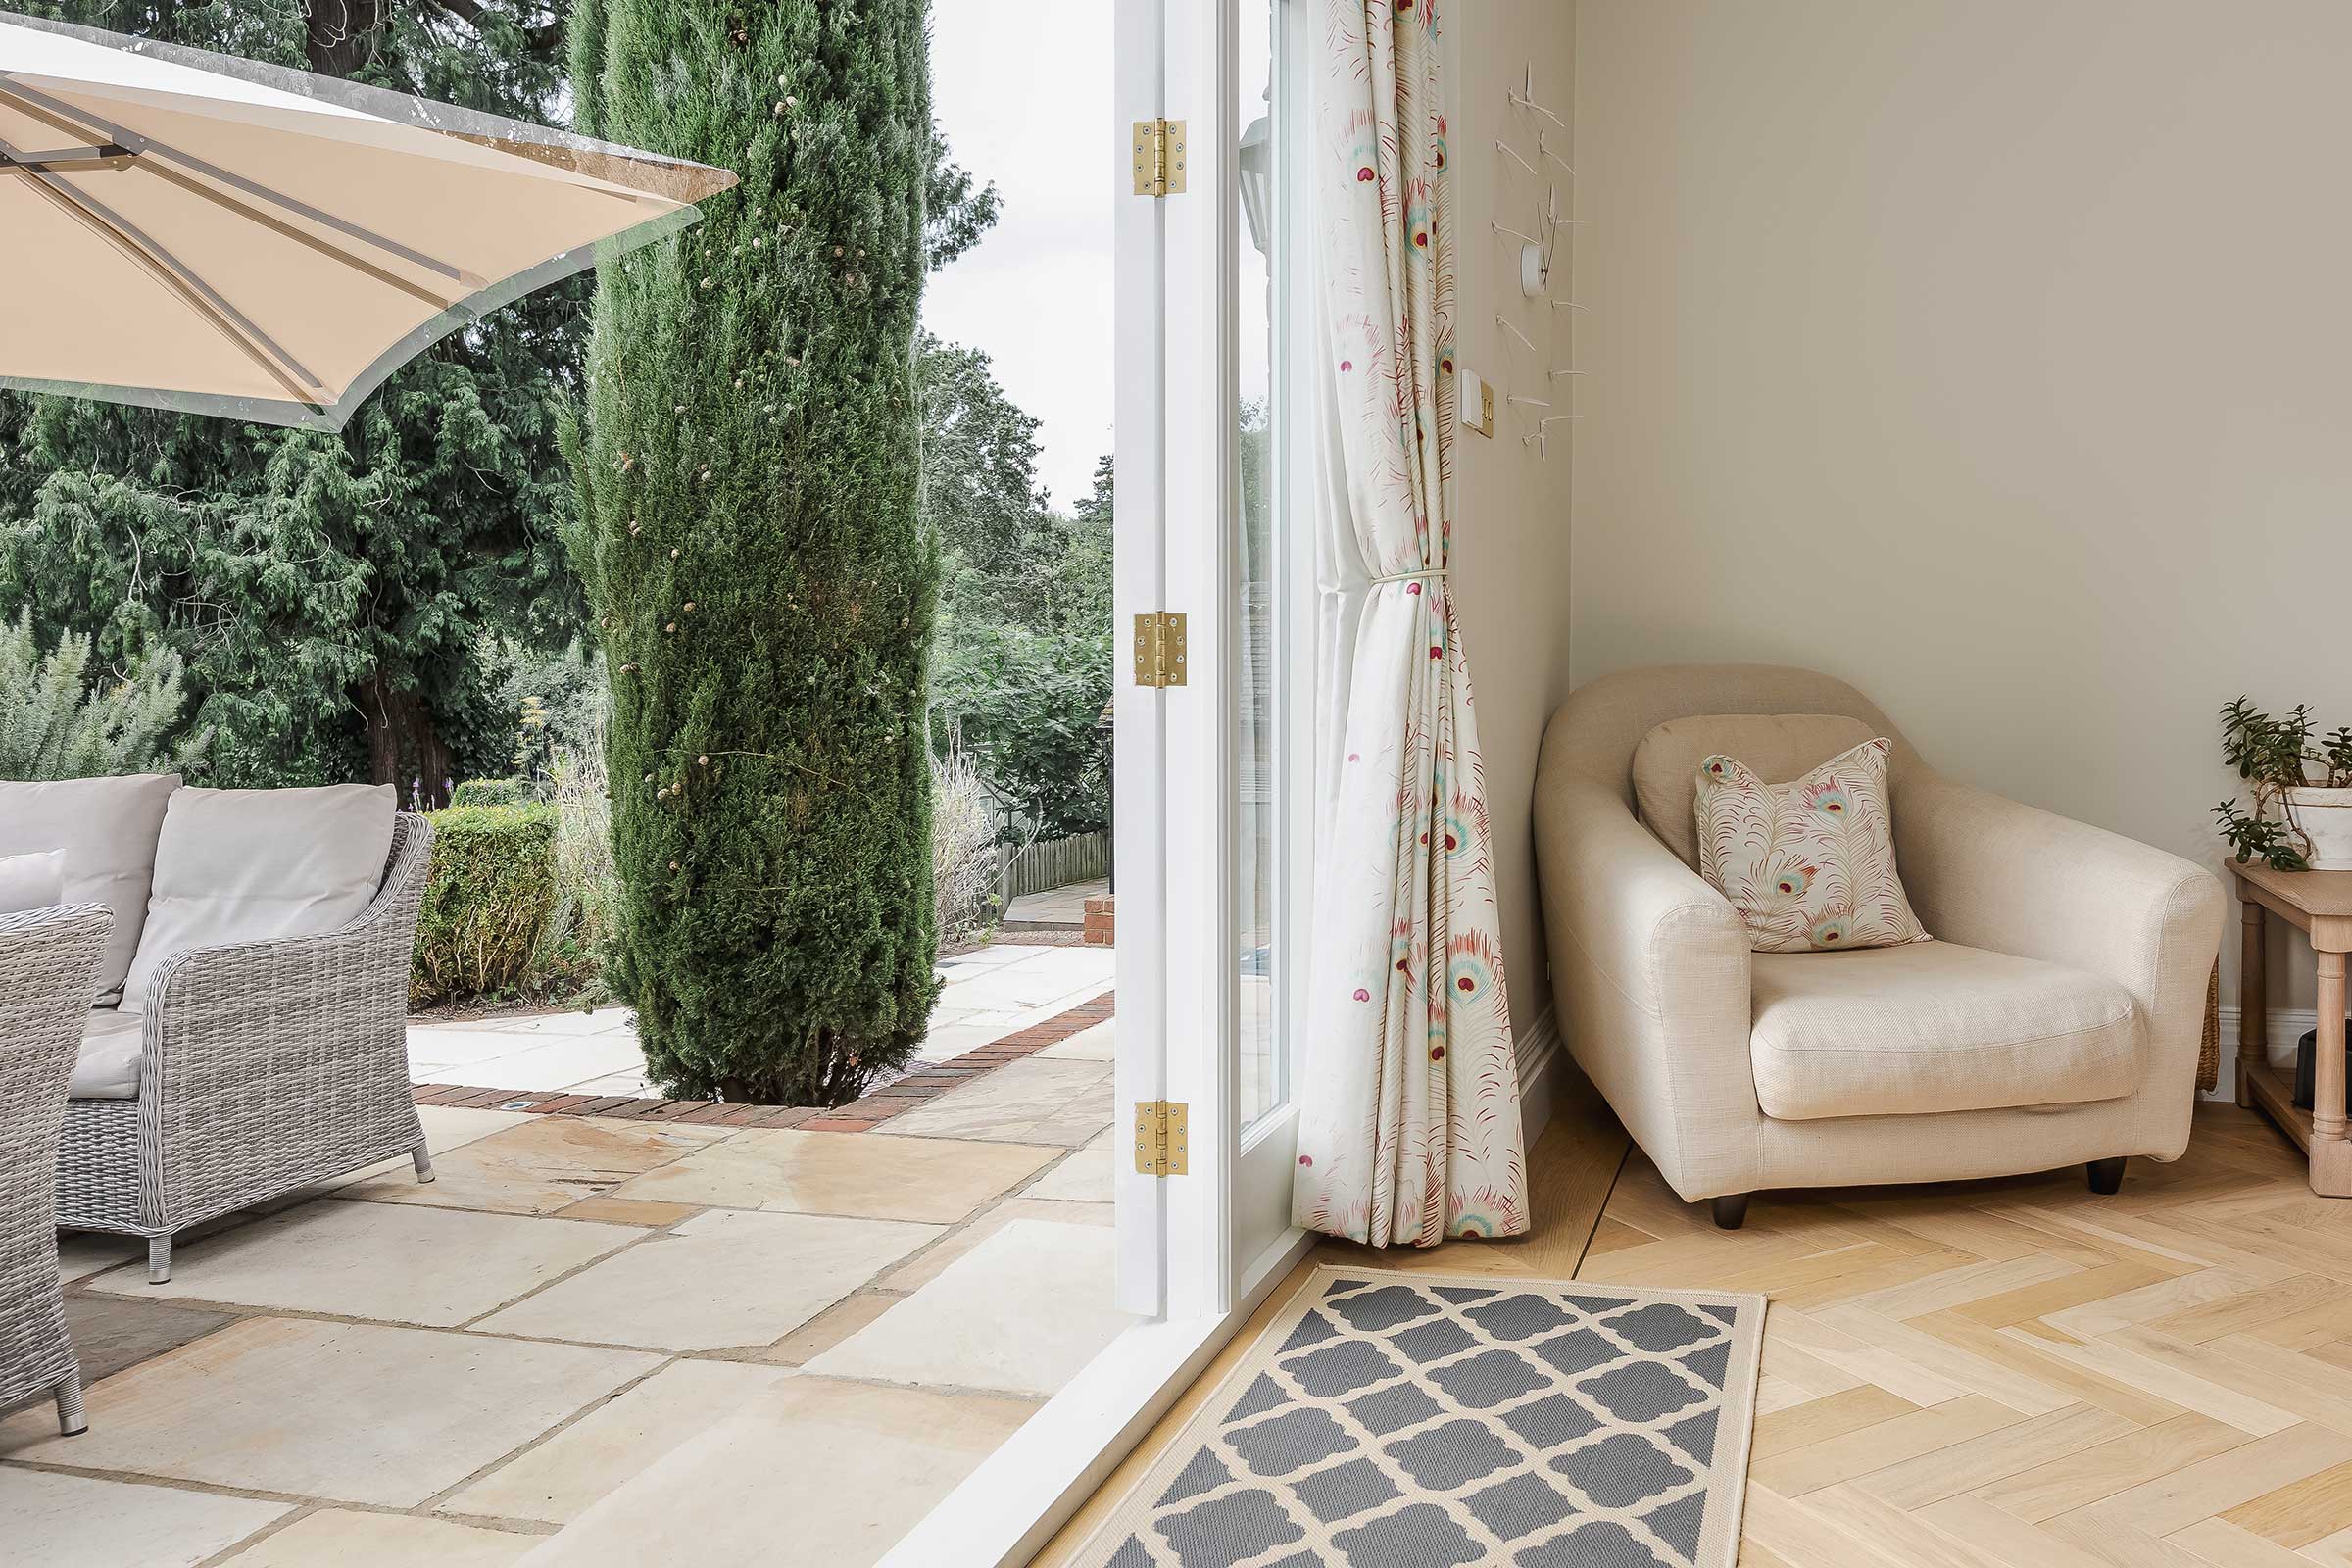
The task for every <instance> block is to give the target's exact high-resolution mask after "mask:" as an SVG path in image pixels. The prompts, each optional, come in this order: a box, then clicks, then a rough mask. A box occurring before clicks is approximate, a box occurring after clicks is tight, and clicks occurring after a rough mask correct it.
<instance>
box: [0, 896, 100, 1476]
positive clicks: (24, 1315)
mask: <svg viewBox="0 0 2352 1568" xmlns="http://www.w3.org/2000/svg"><path fill="white" fill-rule="evenodd" d="M114 920H115V917H114V915H113V914H112V913H111V912H109V911H108V909H107V907H106V906H105V905H103V904H68V905H60V906H54V907H50V908H46V909H29V910H26V911H25V912H24V913H21V914H0V1410H6V1409H9V1408H11V1407H12V1406H14V1405H16V1404H18V1403H20V1402H22V1401H24V1400H25V1399H27V1398H30V1397H34V1396H36V1395H42V1394H46V1395H49V1396H51V1397H54V1398H55V1399H56V1400H57V1424H58V1426H59V1428H60V1429H61V1430H62V1431H64V1432H65V1433H66V1435H67V1436H69V1437H71V1436H72V1435H73V1434H74V1433H76V1432H79V1431H81V1430H82V1429H83V1428H84V1427H85V1426H86V1425H87V1424H88V1423H87V1422H85V1421H84V1420H83V1419H82V1413H81V1363H80V1362H79V1361H78V1360H76V1359H75V1358H74V1355H73V1341H72V1340H71V1339H69V1338H68V1337H67V1335H66V1301H65V1293H64V1291H63V1290H62V1289H61V1288H60V1287H59V1285H58V1282H57V1204H56V1199H57V1184H56V1183H55V1182H54V1181H53V1180H52V1179H51V1177H50V1172H51V1171H52V1170H54V1169H56V1167H57V1135H58V1128H59V1127H60V1126H61V1125H62V1124H63V1121H64V1118H65V1113H66V1081H67V1080H68V1079H69V1078H71V1077H72V1076H73V1054H74V1050H75V1048H76V1047H77V1046H79V1045H80V1043H81V1026H82V1022H83V1020H84V1019H85V1018H87V1017H88V1016H89V1005H90V993H91V991H92V990H93V989H95V987H96V984H97V977H98V954H99V950H100V949H102V948H104V947H105V946H106V933H107V930H108V928H109V927H111V926H112V925H113V924H114Z"/></svg>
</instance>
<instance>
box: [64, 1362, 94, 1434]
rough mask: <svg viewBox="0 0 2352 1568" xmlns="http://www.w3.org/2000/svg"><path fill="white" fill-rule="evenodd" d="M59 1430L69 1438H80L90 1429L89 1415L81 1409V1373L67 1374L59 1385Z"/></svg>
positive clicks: (76, 1371)
mask: <svg viewBox="0 0 2352 1568" xmlns="http://www.w3.org/2000/svg"><path fill="white" fill-rule="evenodd" d="M56 1394H57V1430H58V1431H59V1432H61V1433H63V1434H64V1435H65V1436H67V1437H69V1438H78V1437H80V1436H81V1435H82V1434H83V1433H84V1432H87V1431H89V1430H90V1421H89V1417H88V1416H86V1415H84V1414H83V1413H82V1409H81V1373H80V1372H79V1371H78V1370H75V1371H73V1372H70V1373H68V1374H67V1375H66V1381H65V1382H63V1383H60V1384H59V1385H58V1386H57V1390H56Z"/></svg>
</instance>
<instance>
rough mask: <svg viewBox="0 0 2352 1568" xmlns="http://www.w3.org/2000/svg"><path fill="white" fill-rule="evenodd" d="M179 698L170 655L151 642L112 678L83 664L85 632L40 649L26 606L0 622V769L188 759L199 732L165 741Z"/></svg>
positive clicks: (71, 772)
mask: <svg viewBox="0 0 2352 1568" xmlns="http://www.w3.org/2000/svg"><path fill="white" fill-rule="evenodd" d="M186 703H187V692H186V690H185V688H184V687H183V686H182V685H181V681H180V666H179V656H178V655H176V654H174V653H172V652H171V651H170V650H169V649H159V650H157V651H156V652H155V653H154V654H152V655H150V656H149V657H148V658H146V659H143V660H141V661H140V662H138V664H137V665H136V666H135V667H133V668H132V669H131V670H130V672H129V673H128V674H127V675H126V676H124V677H123V679H121V680H111V679H109V678H107V677H106V676H105V674H104V672H100V674H99V675H98V677H97V679H96V680H95V682H93V680H92V676H91V670H90V639H89V638H87V637H76V636H74V635H73V634H72V633H71V632H69V633H67V634H66V635H65V636H63V637H61V638H59V639H58V642H57V646H56V647H54V648H51V649H49V650H48V651H47V652H46V653H44V652H42V650H41V646H40V644H39V642H38V641H37V640H35V638H34V637H33V635H32V613H31V612H30V611H29V610H28V611H25V613H22V614H20V615H19V616H18V617H17V619H16V621H15V622H14V623H13V624H12V623H10V622H8V621H0V778H4V779H60V778H103V777H111V776H113V775H116V774H119V773H166V772H171V771H173V770H175V769H178V768H182V767H185V766H188V765H190V764H191V763H193V762H194V761H195V760H197V758H198V757H199V756H200V755H201V753H202V750H203V738H202V737H197V738H196V739H194V740H191V741H187V742H183V743H182V744H181V745H179V746H177V747H172V746H170V745H168V744H167V742H166V737H168V736H170V735H172V733H173V732H174V731H176V730H177V729H178V727H179V715H180V710H181V709H182V708H183V707H184V706H185V705H186Z"/></svg>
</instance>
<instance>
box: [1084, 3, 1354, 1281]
mask: <svg viewBox="0 0 2352 1568" xmlns="http://www.w3.org/2000/svg"><path fill="white" fill-rule="evenodd" d="M1305 12H1306V7H1305V5H1304V4H1303V3H1302V0H1221V3H1213V4H1180V3H1178V0H1163V3H1161V4H1152V3H1150V0H1144V3H1133V4H1128V5H1126V6H1124V7H1123V8H1122V31H1121V34H1120V48H1121V66H1120V69H1121V72H1122V75H1123V76H1124V75H1125V74H1126V73H1128V72H1130V71H1133V72H1134V73H1135V80H1134V81H1133V82H1132V83H1128V82H1125V81H1123V83H1122V85H1123V86H1126V87H1129V88H1130V89H1131V90H1132V92H1133V93H1134V95H1135V96H1134V97H1133V98H1132V99H1130V100H1129V101H1131V102H1147V103H1148V102H1151V99H1150V96H1149V93H1148V91H1147V86H1148V78H1149V77H1150V75H1151V72H1150V70H1149V68H1148V67H1147V66H1146V65H1145V63H1144V61H1145V57H1146V56H1147V54H1148V53H1149V52H1150V46H1151V44H1152V40H1153V39H1154V38H1156V40H1157V42H1158V48H1159V52H1158V81H1159V96H1158V99H1157V103H1158V104H1159V105H1163V106H1199V107H1198V109H1197V111H1196V112H1195V113H1193V114H1189V115H1187V116H1185V117H1184V118H1183V119H1182V120H1181V121H1180V122H1177V123H1175V124H1172V125H1171V126H1170V127H1169V128H1168V129H1167V130H1165V131H1160V132H1157V136H1156V138H1155V137H1154V128H1152V127H1148V128H1147V129H1145V130H1143V131H1140V132H1139V131H1137V130H1136V129H1135V127H1133V126H1129V127H1127V128H1128V130H1129V133H1130V137H1131V142H1132V144H1133V145H1135V146H1139V147H1142V148H1143V149H1144V151H1142V152H1141V153H1139V154H1138V155H1137V157H1138V159H1139V160H1140V161H1141V164H1139V168H1140V167H1141V166H1142V165H1151V166H1152V167H1151V168H1149V169H1146V170H1144V171H1143V172H1142V173H1140V174H1139V173H1138V172H1137V171H1135V170H1131V171H1130V182H1131V184H1132V183H1138V182H1144V181H1145V180H1146V179H1147V178H1148V176H1150V175H1152V174H1156V173H1157V172H1159V169H1158V165H1157V163H1156V162H1155V161H1156V160H1164V161H1165V172H1166V174H1167V176H1168V182H1169V184H1170V185H1171V186H1172V187H1173V186H1175V185H1177V184H1178V183H1179V181H1180V182H1181V188H1180V189H1177V188H1171V189H1170V190H1169V191H1168V192H1167V193H1166V194H1165V195H1163V196H1156V197H1155V196H1152V195H1143V196H1141V197H1137V196H1130V197H1128V198H1126V199H1125V200H1124V201H1123V202H1122V206H1121V213H1120V218H1119V319H1120V327H1119V333H1120V336H1119V342H1118V349H1119V356H1120V359H1119V407H1118V465H1119V466H1118V538H1117V550H1118V585H1119V594H1120V603H1119V607H1118V619H1117V624H1118V627H1119V629H1120V630H1121V632H1122V633H1124V634H1128V635H1133V636H1137V637H1146V638H1148V636H1149V635H1150V634H1149V633H1148V632H1147V631H1144V630H1139V629H1138V618H1137V617H1139V616H1155V615H1163V616H1164V615H1166V614H1171V613H1172V614H1175V615H1178V616H1181V617H1182V621H1183V632H1184V644H1185V667H1184V669H1183V671H1182V673H1181V676H1176V675H1174V674H1173V673H1172V672H1165V671H1163V672H1162V674H1160V675H1157V676H1153V675H1149V674H1147V675H1145V676H1143V677H1142V678H1141V679H1137V678H1135V672H1134V670H1132V669H1122V670H1121V672H1120V682H1121V684H1120V690H1119V700H1118V701H1119V706H1118V725H1119V728H1118V764H1117V765H1118V789H1119V806H1118V811H1117V816H1118V819H1119V821H1120V822H1121V824H1122V828H1121V835H1120V840H1119V864H1120V866H1121V876H1122V881H1121V884H1120V890H1119V923H1120V931H1119V938H1120V940H1119V965H1120V967H1119V1019H1120V1023H1119V1031H1118V1041H1119V1047H1118V1049H1119V1104H1120V1108H1121V1111H1122V1113H1139V1112H1138V1107H1140V1106H1145V1105H1151V1104H1154V1103H1165V1104H1168V1105H1170V1106H1171V1107H1181V1115H1182V1124H1183V1126H1184V1128H1185V1141H1184V1151H1183V1152H1184V1158H1185V1163H1186V1165H1187V1169H1186V1171H1185V1172H1184V1173H1183V1174H1182V1175H1172V1176H1160V1175H1153V1174H1151V1173H1150V1172H1149V1171H1148V1170H1145V1169H1139V1168H1137V1167H1138V1166H1139V1165H1142V1164H1146V1163H1148V1161H1145V1160H1135V1159H1126V1160H1122V1162H1121V1169H1120V1172H1119V1178H1118V1180H1119V1187H1118V1191H1117V1197H1118V1204H1119V1215H1118V1224H1119V1228H1120V1239H1121V1245H1120V1263H1121V1274H1120V1299H1121V1304H1122V1305H1124V1306H1126V1307H1127V1308H1128V1309H1129V1310H1131V1311H1138V1312H1150V1313H1153V1314H1155V1315H1159V1316H1163V1317H1167V1318H1183V1317H1189V1316H1197V1315H1201V1314H1220V1313H1224V1312H1228V1311H1230V1310H1232V1309H1233V1308H1234V1307H1235V1306H1236V1304H1237V1303H1239V1302H1240V1301H1242V1300H1243V1299H1247V1298H1248V1297H1249V1296H1250V1293H1251V1291H1252V1289H1253V1288H1254V1287H1255V1286H1257V1285H1258V1284H1260V1283H1262V1280H1263V1276H1264V1274H1265V1272H1266V1270H1267V1269H1268V1268H1269V1267H1272V1266H1273V1265H1274V1263H1275V1262H1277V1261H1278V1260H1281V1261H1284V1262H1285V1263H1286V1266H1287V1258H1285V1256H1284V1254H1286V1253H1287V1252H1289V1251H1291V1250H1293V1248H1294V1245H1295V1243H1296V1241H1297V1235H1296V1233H1295V1232H1294V1230H1293V1229H1292V1226H1291V1220H1290V1199H1291V1174H1292V1161H1293V1160H1294V1159H1295V1157H1296V1145H1297V1121H1296V1113H1295V1107H1294V1105H1293V1103H1292V1097H1291V1081H1290V1059H1291V1046H1292V1043H1293V1041H1294V1040H1295V1038H1296V1035H1297V1030H1298V1027H1299V1018H1300V1017H1301V1016H1302V1015H1303V997H1302V995H1301V992H1300V987H1299V984H1298V983H1297V977H1296V974H1295V968H1296V967H1297V965H1298V964H1299V962H1300V961H1302V959H1303V955H1304V951H1305V944H1304V940H1303V931H1302V929H1301V928H1302V925H1303V921H1304V919H1305V913H1306V906H1307V896H1308V894H1309V892H1310V881H1309V877H1310V871H1311V849H1312V833H1313V823H1312V810H1311V800H1312V785H1313V765H1314V761H1313V760H1314V733H1313V717H1312V691H1313V669H1312V659H1313V639H1312V636H1311V622H1312V613H1311V612H1312V582H1313V555H1312V529H1311V526H1310V523H1309V519H1310V518H1311V515H1312V513H1311V510H1310V508H1311V498H1312V488H1311V486H1312V473H1313V464H1312V463H1311V461H1309V460H1311V455H1312V448H1311V446H1310V445H1309V444H1308V441H1307V439H1306V427H1305V421H1304V419H1303V417H1302V413H1303V411H1302V404H1303V403H1304V401H1305V400H1304V399H1302V398H1301V397H1300V396H1299V385H1300V383H1301V380H1302V377H1301V376H1300V375H1299V374H1298V373H1297V370H1296V368H1295V367H1296V366H1297V364H1298V363H1299V355H1298V354H1297V352H1296V349H1297V345H1298V341H1299V338H1300V336H1301V335H1302V331H1301V328H1302V323H1303V322H1304V320H1305V319H1306V314H1305V312H1304V311H1303V310H1302V309H1301V308H1300V307H1301V305H1302V303H1303V301H1302V299H1301V296H1302V295H1303V294H1304V292H1305V287H1304V283H1305V280H1306V279H1307V278H1308V277H1309V275H1310V274H1309V273H1308V271H1307V270H1306V269H1305V268H1303V267H1300V266H1298V265H1296V263H1295V261H1294V258H1295V257H1296V255H1297V254H1298V252H1299V247H1300V246H1301V245H1302V244H1303V241H1304V237H1305V228H1306V222H1305V213H1304V204H1303V202H1302V201H1301V200H1300V199H1299V192H1300V190H1301V188H1302V187H1301V181H1300V179H1299V174H1298V172H1297V165H1298V163H1299V158H1298V149H1299V146H1300V144H1301V137H1300V134H1299V131H1300V128H1301V123H1302V121H1303V118H1304V105H1303V102H1302V99H1303V94H1302V92H1300V91H1299V90H1298V88H1297V87H1296V86H1295V85H1294V83H1295V82H1297V81H1298V80H1299V75H1300V73H1299V69H1298V68H1299V58H1300V56H1299V51H1300V49H1301V48H1302V46H1303V43H1304V39H1305V36H1306V25H1307V17H1306V15H1305ZM1153 118H1154V119H1158V118H1161V117H1153ZM1165 118H1167V119H1168V120H1170V121H1176V120H1177V117H1176V116H1175V115H1174V114H1173V113H1172V112H1171V113H1169V114H1167V115H1166V117H1165ZM1147 624H1153V623H1147ZM1156 624H1160V625H1162V626H1164V624H1165V623H1164V621H1162V622H1158V623H1156ZM1161 636H1162V637H1163V639H1164V636H1165V632H1164V630H1163V631H1162V633H1161ZM1154 679H1177V680H1180V681H1181V683H1180V684H1170V685H1154V684H1150V683H1149V682H1150V681H1152V680H1154ZM1131 682H1132V683H1131ZM1129 828H1132V829H1133V830H1134V832H1133V836H1132V837H1130V835H1129V832H1128V829H1129ZM1138 859H1142V860H1145V861H1147V863H1149V864H1150V865H1151V866H1152V874H1153V875H1154V877H1155V878H1156V883H1157V886H1156V890H1155V893H1156V897H1153V896H1152V895H1151V894H1147V893H1146V892H1145V889H1144V885H1143V879H1141V878H1138V877H1136V876H1134V875H1133V874H1132V872H1131V871H1130V870H1129V868H1130V867H1132V866H1134V865H1135V864H1136V862H1137V860H1138ZM1138 905H1145V906H1146V907H1141V908H1139V907H1136V906H1138ZM1139 1114H1140V1113H1139Z"/></svg>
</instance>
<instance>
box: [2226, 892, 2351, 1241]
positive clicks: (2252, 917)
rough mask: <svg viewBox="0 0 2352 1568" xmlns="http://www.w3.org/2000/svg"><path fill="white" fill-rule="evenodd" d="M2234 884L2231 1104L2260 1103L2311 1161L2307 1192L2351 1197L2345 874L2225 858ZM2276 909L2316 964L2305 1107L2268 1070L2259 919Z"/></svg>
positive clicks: (2348, 936) (2288, 1086) (2252, 1105)
mask: <svg viewBox="0 0 2352 1568" xmlns="http://www.w3.org/2000/svg"><path fill="white" fill-rule="evenodd" d="M2229 874H2230V875H2231V876H2232V877H2234V878H2235V879H2236V881H2237V897H2238V900H2239V903H2240V905H2241V908H2240V917H2241V919H2242V920H2243V922H2244V931H2243V936H2244V939H2245V946H2244V947H2243V949H2242V950H2241V956H2240V957H2239V960H2238V969H2237V1000H2238V1023H2237V1103H2239V1104H2241V1105H2244V1106H2247V1107H2249V1108H2255V1107H2259V1108H2260V1109H2261V1110H2262V1111H2263V1112H2264V1113H2265V1114H2267V1115H2268V1116H2269V1117H2270V1118H2271V1119H2272V1120H2273V1121H2275V1122H2277V1123H2278V1126H2279V1128H2280V1129H2281V1130H2282V1131H2283V1132H2285V1134H2286V1135H2287V1136H2288V1137H2289V1138H2292V1139H2293V1140H2294V1141H2295V1142H2296V1143H2297V1144H2298V1145H2300V1146H2301V1147H2302V1150H2303V1152H2304V1153H2305V1154H2306V1155H2308V1156H2309V1157H2310V1160H2311V1190H2312V1191H2313V1192H2315V1193H2318V1194H2319V1195H2320V1196H2321V1197H2323V1198H2352V1140H2348V1139H2347V1137H2346V1133H2345V1126H2344V955H2345V954H2346V953H2352V871H2274V870H2272V869H2271V868H2270V867H2269V866H2267V865H2263V864H2261V863H2260V862H2258V861H2248V862H2246V863H2244V864H2240V863H2239V862H2237V861H2235V860H2232V861H2230V862H2229ZM2266 914H2275V915H2277V916H2278V918H2279V919H2281V920H2284V921H2285V922H2286V923H2287V924H2288V925H2291V926H2293V927H2294V928H2295V929H2296V930H2298V931H2301V932H2302V933H2304V935H2305V936H2306V937H2308V938H2309V939H2310V941H2311V951H2312V953H2313V954H2314V955H2315V956H2317V957H2318V958H2319V961H2320V1039H2319V1045H2318V1048H2317V1050H2318V1060H2317V1063H2316V1067H2317V1070H2316V1071H2315V1073H2314V1074H2313V1081H2314V1083H2315V1085H2316V1088H2315V1091H2314V1093H2313V1095H2312V1097H2311V1098H2312V1108H2311V1109H2309V1110H2303V1109H2300V1108H2298V1107H2297V1106H2296V1104H2295V1097H2294V1086H2293V1084H2292V1083H2291V1082H2289V1081H2288V1080H2286V1079H2283V1078H2281V1077H2280V1076H2279V1075H2278V1073H2276V1072H2274V1071H2272V1069H2271V1061H2270V1054H2269V1052H2268V1051H2267V1049H2266V1046H2267V1043H2268V1039H2269V1032H2268V1029H2267V1023H2268V1019H2267V1018H2266V1017H2265V1014H2266V1013H2267V1012H2268V1011H2269V1007H2268V1004H2267V1003H2266V1001H2265V999H2264V996H2263V972H2262V971H2263V944H2262V938H2263V924H2264V916H2265V915H2266Z"/></svg>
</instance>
